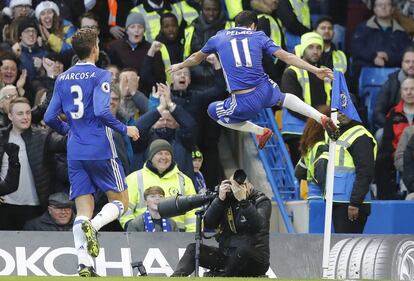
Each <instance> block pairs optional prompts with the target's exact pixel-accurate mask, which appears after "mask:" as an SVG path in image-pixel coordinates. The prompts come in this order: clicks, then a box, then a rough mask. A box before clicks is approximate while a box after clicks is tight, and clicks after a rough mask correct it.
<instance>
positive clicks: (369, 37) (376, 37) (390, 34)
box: [351, 0, 410, 81]
mask: <svg viewBox="0 0 414 281" xmlns="http://www.w3.org/2000/svg"><path fill="white" fill-rule="evenodd" d="M373 11H374V16H372V17H371V18H370V19H369V20H368V21H366V22H364V23H361V24H360V25H359V26H358V27H357V28H356V30H355V32H354V34H353V36H352V40H351V54H352V67H353V71H352V73H353V74H352V75H353V76H354V79H355V81H356V79H358V77H359V74H360V71H361V68H362V67H364V66H375V67H398V66H400V63H401V59H402V55H403V50H404V49H405V48H406V47H408V46H409V45H410V39H409V37H408V34H407V33H406V32H405V31H404V29H403V28H402V27H401V26H400V25H399V24H398V23H397V21H395V20H394V19H393V18H392V13H393V11H394V7H393V3H392V0H375V1H374V8H373Z"/></svg>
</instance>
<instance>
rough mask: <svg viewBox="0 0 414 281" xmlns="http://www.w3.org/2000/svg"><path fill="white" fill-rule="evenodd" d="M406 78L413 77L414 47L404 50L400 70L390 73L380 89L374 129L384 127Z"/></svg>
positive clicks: (397, 100)
mask: <svg viewBox="0 0 414 281" xmlns="http://www.w3.org/2000/svg"><path fill="white" fill-rule="evenodd" d="M407 77H414V47H408V48H407V49H405V51H404V54H403V57H402V61H401V69H400V70H398V71H396V72H394V73H391V74H390V75H389V76H388V80H387V81H385V83H384V85H382V87H381V90H380V92H379V94H378V97H377V101H376V103H375V113H374V120H375V127H376V128H383V127H384V123H385V118H386V116H387V113H388V112H389V111H390V110H391V108H393V107H394V106H396V105H397V104H398V103H399V102H400V100H401V94H400V84H401V82H402V81H403V80H405V79H406V78H407ZM381 135H382V134H381ZM377 139H378V138H377Z"/></svg>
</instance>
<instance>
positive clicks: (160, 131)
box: [133, 84, 196, 179]
mask: <svg viewBox="0 0 414 281" xmlns="http://www.w3.org/2000/svg"><path fill="white" fill-rule="evenodd" d="M158 92H159V94H160V101H161V102H160V105H159V106H158V107H157V108H156V109H154V110H151V111H148V112H147V113H146V114H144V115H143V116H141V118H140V119H138V121H137V123H136V126H137V127H138V129H139V131H140V135H141V137H140V139H139V140H138V141H136V142H134V144H133V145H134V147H135V151H136V153H138V154H140V158H141V159H143V154H144V153H143V150H145V149H146V148H147V147H148V145H149V143H150V142H151V141H153V140H155V139H164V140H166V141H168V142H169V143H171V145H172V147H173V151H174V155H175V157H174V158H175V161H176V162H177V165H178V167H180V170H181V171H182V172H183V173H184V174H186V175H187V176H188V177H190V178H191V179H193V178H194V171H193V163H192V159H191V152H192V149H193V147H194V143H195V135H194V131H195V126H196V123H195V121H194V119H193V118H192V117H191V115H190V114H189V113H188V112H187V111H186V110H184V109H183V108H182V107H181V106H180V105H177V104H175V103H174V102H172V101H171V96H170V88H169V87H168V86H166V85H164V84H159V85H158ZM141 163H142V164H140V165H139V167H142V165H143V161H141Z"/></svg>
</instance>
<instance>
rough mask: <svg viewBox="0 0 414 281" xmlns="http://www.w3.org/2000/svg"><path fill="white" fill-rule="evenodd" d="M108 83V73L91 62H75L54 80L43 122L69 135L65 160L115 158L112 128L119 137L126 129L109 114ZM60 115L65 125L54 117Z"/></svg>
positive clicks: (109, 88)
mask: <svg viewBox="0 0 414 281" xmlns="http://www.w3.org/2000/svg"><path fill="white" fill-rule="evenodd" d="M111 80H112V77H111V73H110V72H109V71H106V70H103V69H100V68H98V67H96V66H95V65H94V64H91V63H77V64H75V65H74V66H72V67H71V68H69V69H68V70H67V71H66V72H64V73H62V74H60V75H59V76H58V77H57V79H56V82H55V89H54V92H53V97H52V100H51V102H50V104H49V107H48V109H47V112H46V114H45V121H46V120H47V121H46V123H47V124H48V125H49V126H50V127H52V128H53V129H54V130H56V131H57V132H59V133H61V134H65V133H68V145H67V152H68V160H105V159H111V158H116V157H117V154H116V149H115V144H114V140H113V136H112V130H111V128H112V129H114V130H116V131H117V132H119V133H121V134H126V131H127V128H126V126H125V125H124V124H122V123H121V122H120V121H118V120H117V119H116V118H115V117H114V116H113V115H112V113H111V111H110V99H111V87H110V83H111ZM61 112H63V113H65V115H66V120H67V124H65V123H63V122H61V121H60V120H59V119H58V118H57V116H59V114H60V113H61Z"/></svg>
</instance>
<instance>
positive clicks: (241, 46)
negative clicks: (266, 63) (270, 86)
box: [201, 27, 280, 92]
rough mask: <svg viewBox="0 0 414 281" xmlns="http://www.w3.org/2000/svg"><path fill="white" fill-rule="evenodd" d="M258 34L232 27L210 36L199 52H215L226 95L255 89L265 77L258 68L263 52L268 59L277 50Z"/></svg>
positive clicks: (270, 42) (270, 41) (258, 32)
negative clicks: (222, 74)
mask: <svg viewBox="0 0 414 281" xmlns="http://www.w3.org/2000/svg"><path fill="white" fill-rule="evenodd" d="M279 49H280V47H279V46H277V45H276V44H275V43H274V42H273V41H272V39H270V38H269V37H268V36H266V34H265V33H264V32H262V31H254V30H251V29H249V28H244V27H235V28H230V29H224V30H221V31H219V32H217V34H216V35H214V36H213V37H211V38H210V39H209V40H208V41H207V43H206V44H205V45H204V47H203V48H202V49H201V52H202V53H204V54H211V53H218V55H219V58H220V62H221V65H222V67H223V73H224V77H225V78H226V82H227V88H228V90H229V91H230V92H232V91H237V90H244V89H249V88H253V87H257V86H258V85H260V84H261V83H263V82H264V81H268V79H269V77H268V75H267V74H266V73H265V72H264V70H263V66H262V58H263V53H264V54H266V55H269V56H272V54H273V53H274V52H276V51H277V50H279Z"/></svg>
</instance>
